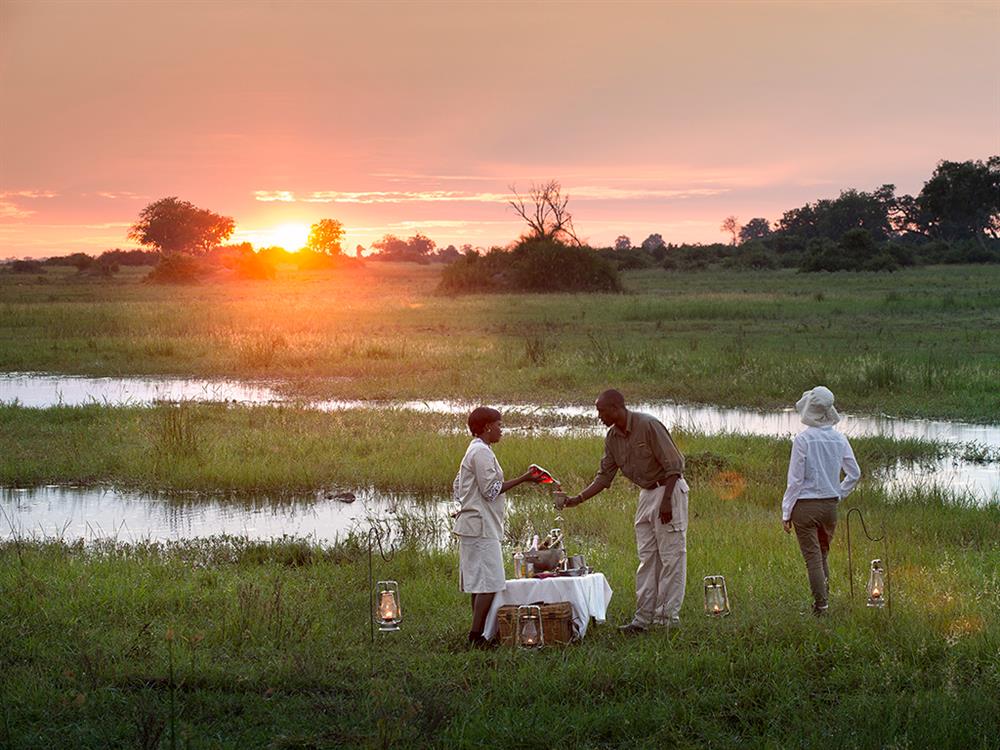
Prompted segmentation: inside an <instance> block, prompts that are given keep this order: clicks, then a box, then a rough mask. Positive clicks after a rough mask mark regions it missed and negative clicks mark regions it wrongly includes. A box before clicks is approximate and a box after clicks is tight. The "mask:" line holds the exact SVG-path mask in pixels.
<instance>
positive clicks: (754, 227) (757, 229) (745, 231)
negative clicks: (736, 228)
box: [740, 218, 771, 245]
mask: <svg viewBox="0 0 1000 750" xmlns="http://www.w3.org/2000/svg"><path fill="white" fill-rule="evenodd" d="M770 234H771V225H770V223H768V221H767V219H761V218H755V219H750V221H748V222H747V223H746V224H744V225H743V227H742V228H741V229H740V244H741V245H742V244H743V243H745V242H752V241H753V240H763V239H766V238H767V237H768V235H770Z"/></svg>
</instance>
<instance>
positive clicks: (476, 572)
mask: <svg viewBox="0 0 1000 750" xmlns="http://www.w3.org/2000/svg"><path fill="white" fill-rule="evenodd" d="M468 423H469V431H470V432H471V433H472V435H473V439H472V442H471V443H469V447H468V448H467V449H466V451H465V456H464V457H463V458H462V463H461V466H460V467H459V469H458V475H457V476H456V477H455V482H454V484H453V496H454V499H455V500H456V501H457V502H458V503H459V505H460V506H461V507H460V509H459V511H458V513H457V514H456V516H455V526H454V529H453V530H454V533H455V535H456V536H458V540H459V541H458V558H459V562H458V575H459V590H460V591H462V592H463V593H466V594H471V595H472V629H471V630H470V631H469V644H470V645H472V646H474V647H477V648H483V647H485V646H487V645H488V644H487V643H486V640H485V639H484V638H483V627H484V626H485V624H486V616H487V615H488V614H489V611H490V607H491V606H492V605H493V597H494V596H495V595H496V592H498V591H503V590H504V589H505V588H507V582H506V577H505V576H504V570H503V552H502V551H501V549H500V540H501V539H502V538H503V521H504V498H503V494H504V493H505V492H507V490H510V489H512V488H514V487H516V486H517V485H519V484H522V483H523V482H536V481H537V480H536V479H534V478H533V477H532V476H531V473H530V472H525V473H524V474H522V475H521V476H519V477H517V478H516V479H508V480H506V481H505V480H504V478H503V469H501V468H500V463H499V462H498V461H497V457H496V456H495V455H494V454H493V444H494V443H497V442H499V440H500V438H501V436H502V418H501V415H500V412H498V411H497V410H496V409H491V408H489V407H486V406H479V407H476V408H475V409H473V410H472V412H471V413H470V414H469V420H468Z"/></svg>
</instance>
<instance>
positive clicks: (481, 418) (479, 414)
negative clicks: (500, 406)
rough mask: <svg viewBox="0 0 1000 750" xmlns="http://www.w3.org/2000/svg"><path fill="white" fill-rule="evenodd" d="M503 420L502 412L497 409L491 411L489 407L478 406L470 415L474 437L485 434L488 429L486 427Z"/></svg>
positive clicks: (471, 430)
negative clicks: (484, 431)
mask: <svg viewBox="0 0 1000 750" xmlns="http://www.w3.org/2000/svg"><path fill="white" fill-rule="evenodd" d="M502 418H503V417H502V416H501V415H500V412H498V411H497V410H496V409H491V408H490V407H488V406H477V407H476V408H475V409H473V410H472V413H471V414H469V430H470V432H472V434H473V435H475V436H476V437H479V436H480V435H482V434H483V430H485V429H486V425H488V424H489V423H490V422H496V421H497V420H499V419H502Z"/></svg>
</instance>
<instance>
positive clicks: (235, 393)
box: [0, 373, 282, 409]
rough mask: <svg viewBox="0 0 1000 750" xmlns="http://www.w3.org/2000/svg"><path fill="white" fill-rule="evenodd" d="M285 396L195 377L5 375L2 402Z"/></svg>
mask: <svg viewBox="0 0 1000 750" xmlns="http://www.w3.org/2000/svg"><path fill="white" fill-rule="evenodd" d="M281 400H282V397H281V396H280V395H279V394H278V393H276V392H275V391H273V390H272V389H271V388H269V387H267V386H265V385H255V384H252V383H244V382H240V381H235V380H193V379H190V378H77V377H67V376H64V375H46V374H42V373H9V374H5V375H2V376H0V403H13V402H14V401H16V402H17V403H18V404H20V405H21V406H26V407H31V408H36V409H44V408H48V407H51V406H84V405H87V404H99V405H102V406H149V405H151V404H154V403H156V402H157V401H235V402H237V403H242V404H270V403H273V402H276V401H281Z"/></svg>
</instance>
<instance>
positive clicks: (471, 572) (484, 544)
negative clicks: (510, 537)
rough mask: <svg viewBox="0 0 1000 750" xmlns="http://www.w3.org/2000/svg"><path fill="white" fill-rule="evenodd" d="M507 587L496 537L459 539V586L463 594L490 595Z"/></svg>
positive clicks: (464, 537)
mask: <svg viewBox="0 0 1000 750" xmlns="http://www.w3.org/2000/svg"><path fill="white" fill-rule="evenodd" d="M505 588H507V578H506V576H505V575H504V572H503V552H502V551H501V549H500V540H499V539H484V538H482V537H474V536H460V537H459V538H458V589H459V591H461V592H463V593H465V594H493V593H496V592H497V591H503V590H504V589H505Z"/></svg>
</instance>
